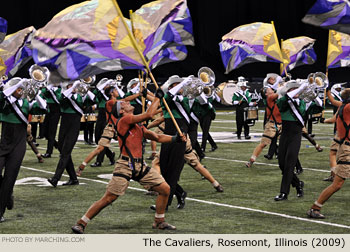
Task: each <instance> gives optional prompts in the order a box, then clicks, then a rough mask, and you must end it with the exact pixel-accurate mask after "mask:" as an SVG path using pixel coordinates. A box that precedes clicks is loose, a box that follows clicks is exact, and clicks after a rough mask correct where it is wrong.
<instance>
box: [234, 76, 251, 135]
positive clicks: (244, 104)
mask: <svg viewBox="0 0 350 252" xmlns="http://www.w3.org/2000/svg"><path fill="white" fill-rule="evenodd" d="M237 85H238V87H239V88H240V90H239V91H237V92H235V93H234V94H233V97H232V103H233V105H235V106H236V125H237V132H236V133H237V138H238V139H241V133H242V128H244V138H245V139H250V138H251V137H250V136H249V126H248V123H247V121H246V120H245V117H246V116H245V109H246V108H248V107H249V106H256V102H252V98H251V94H250V92H249V90H247V81H246V80H245V78H244V77H242V76H241V77H238V83H237Z"/></svg>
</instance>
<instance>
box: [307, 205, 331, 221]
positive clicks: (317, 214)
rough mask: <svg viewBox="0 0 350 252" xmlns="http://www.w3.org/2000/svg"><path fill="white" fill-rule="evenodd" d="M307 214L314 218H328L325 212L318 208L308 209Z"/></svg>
mask: <svg viewBox="0 0 350 252" xmlns="http://www.w3.org/2000/svg"><path fill="white" fill-rule="evenodd" d="M306 214H307V216H309V217H310V218H314V219H324V218H326V217H325V216H324V215H323V214H321V212H320V210H318V209H313V208H310V209H309V210H307V212H306Z"/></svg>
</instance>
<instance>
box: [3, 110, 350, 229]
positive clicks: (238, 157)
mask: <svg viewBox="0 0 350 252" xmlns="http://www.w3.org/2000/svg"><path fill="white" fill-rule="evenodd" d="M330 115H331V114H330V112H328V113H326V117H329V116H330ZM259 116H260V118H261V119H260V121H258V122H257V123H256V124H255V126H253V127H251V132H252V133H257V132H258V133H262V118H263V114H261V113H260V114H259ZM235 130H236V124H235V121H234V114H233V113H224V112H220V113H218V115H217V117H216V120H215V121H213V123H212V127H211V132H226V133H227V132H234V131H235ZM332 132H333V125H325V124H315V125H314V133H315V134H316V137H315V139H316V141H317V142H318V143H319V144H321V146H322V147H323V148H324V151H323V152H321V153H319V152H316V150H315V148H314V147H312V146H311V147H309V146H310V143H309V142H308V141H307V140H305V139H304V140H303V141H302V144H301V149H300V160H301V163H302V166H303V167H304V172H303V173H302V174H301V175H300V178H301V180H303V181H304V182H305V196H304V197H303V198H297V197H296V191H295V189H294V188H291V193H290V195H289V198H288V200H287V201H284V202H275V201H274V200H273V198H274V196H276V195H277V194H278V193H279V187H280V182H281V172H280V170H279V168H278V166H277V160H275V159H274V160H267V159H265V158H264V157H263V155H264V154H266V153H267V148H265V149H264V150H263V153H262V154H261V156H260V157H259V158H258V159H257V162H256V163H255V164H254V165H253V166H252V167H251V168H249V169H248V168H246V167H245V164H244V163H245V162H246V161H247V160H248V159H249V157H250V156H251V154H252V151H253V149H254V148H255V146H256V145H257V143H258V142H248V141H243V142H239V143H238V142H236V143H218V147H219V148H218V149H217V151H215V152H207V153H206V155H207V157H206V158H205V159H204V160H203V162H202V163H203V164H204V165H206V166H207V168H208V169H209V171H210V172H211V173H212V175H213V176H214V177H215V178H216V179H217V180H218V181H219V182H220V183H221V184H222V185H223V187H224V190H225V191H224V192H223V193H217V192H216V191H215V190H214V188H213V187H212V185H211V184H210V183H209V182H208V181H206V180H202V179H201V176H200V174H198V173H197V172H195V171H194V170H193V169H192V168H191V167H190V166H188V165H185V167H184V169H183V172H182V174H181V179H180V184H181V186H182V187H183V188H184V189H185V190H186V191H187V192H188V199H187V200H186V206H185V208H184V209H182V210H177V209H176V200H174V202H173V205H172V206H171V207H170V208H169V211H168V212H167V213H166V219H167V221H168V222H169V223H171V224H174V225H176V226H177V230H176V231H165V233H176V234H191V233H195V234H219V233H220V234H277V233H280V234H300V233H305V234H312V233H314V234H322V233H327V234H328V233H349V232H350V213H349V211H348V209H349V207H350V203H349V202H350V200H349V199H350V197H349V196H350V190H349V189H350V188H349V186H350V185H349V184H348V183H347V182H346V183H345V184H344V187H343V188H342V189H341V190H340V191H339V192H337V193H336V194H334V195H333V196H332V198H331V199H330V200H329V201H328V202H327V203H326V204H325V206H324V207H323V209H322V212H323V213H324V214H325V215H326V217H327V218H326V219H325V220H324V221H323V222H321V223H315V222H309V221H308V219H307V216H306V211H307V209H308V208H309V207H310V206H311V204H312V203H313V202H314V201H315V200H316V198H317V197H318V195H319V194H320V192H321V191H322V190H323V189H324V188H325V187H326V186H328V185H329V182H323V181H322V179H323V178H325V177H327V176H328V175H329V161H328V154H329V146H330V142H331V138H332ZM81 133H82V132H81ZM233 136H234V135H233V134H232V138H233ZM38 143H40V146H39V147H44V148H43V149H40V151H41V152H44V151H45V147H46V141H45V140H41V139H40V140H38ZM158 148H159V146H158ZM92 149H93V147H91V146H89V145H85V144H84V143H83V142H80V141H79V142H78V143H77V144H76V148H75V149H74V151H73V161H74V163H75V166H76V167H77V166H78V165H79V163H80V162H81V161H82V160H83V159H84V158H85V156H86V155H87V154H88V153H89V152H90V151H91V150H92ZM207 149H208V150H209V149H210V145H209V144H208V146H207ZM114 150H115V151H116V153H117V154H119V150H118V149H116V144H114ZM146 151H147V153H146V155H145V157H148V156H149V154H150V145H149V143H148V144H147V148H146ZM57 162H58V151H57V150H54V153H53V155H52V158H50V159H45V163H43V164H39V163H38V162H37V159H36V157H35V155H34V153H33V152H32V151H31V150H30V149H29V148H28V149H27V153H26V156H25V159H24V161H23V164H22V165H23V167H22V168H21V171H20V174H19V176H18V180H21V179H25V178H30V177H32V178H34V177H35V178H38V179H40V178H41V179H43V180H45V179H47V178H49V177H50V176H52V173H53V172H54V171H55V168H56V165H57ZM108 163H109V162H108V159H105V162H104V165H103V166H102V167H99V168H92V167H90V166H88V167H87V168H86V169H85V171H84V173H83V175H82V177H81V178H80V179H79V180H80V183H81V184H80V185H79V186H71V187H63V186H58V187H57V188H53V187H51V186H40V185H42V183H40V182H38V183H37V184H33V183H29V182H28V183H27V184H25V185H24V184H21V185H16V186H15V189H14V196H15V207H14V209H13V210H11V211H6V213H5V218H6V221H5V222H3V223H1V224H0V233H1V234H26V233H34V234H44V233H48V234H58V233H71V230H70V227H71V226H72V225H73V224H74V223H75V222H76V220H77V219H79V218H80V217H81V216H82V215H83V214H84V213H85V211H86V210H87V209H88V207H89V206H90V205H91V204H92V203H93V202H94V201H96V200H98V199H99V198H100V197H101V196H102V195H103V194H104V192H105V188H106V184H107V182H108V179H103V178H99V177H98V175H100V174H111V172H112V170H113V167H112V166H109V165H107V164H108ZM33 168H34V169H33ZM65 174H66V173H65ZM66 180H67V177H66V176H65V177H62V180H61V181H66ZM33 181H34V180H33ZM33 181H32V182H33ZM142 189H143V188H142V187H141V186H140V185H138V184H137V183H136V182H131V183H130V188H129V189H128V190H127V192H126V194H125V195H124V196H122V197H120V198H119V199H118V200H117V201H115V202H114V203H113V204H112V205H111V206H109V207H107V208H105V209H104V210H103V211H102V212H101V213H100V214H99V215H98V216H97V217H96V218H95V219H93V220H92V221H91V222H90V223H89V225H88V227H87V229H86V233H87V234H109V233H112V234H125V233H126V234H127V233H140V234H146V233H150V234H157V233H164V231H158V230H153V229H152V228H151V225H152V222H153V216H154V212H153V211H152V210H150V209H149V206H150V205H152V204H154V202H155V196H147V195H145V192H144V191H143V190H142ZM282 215H284V216H282ZM336 224H339V225H342V226H337V225H336Z"/></svg>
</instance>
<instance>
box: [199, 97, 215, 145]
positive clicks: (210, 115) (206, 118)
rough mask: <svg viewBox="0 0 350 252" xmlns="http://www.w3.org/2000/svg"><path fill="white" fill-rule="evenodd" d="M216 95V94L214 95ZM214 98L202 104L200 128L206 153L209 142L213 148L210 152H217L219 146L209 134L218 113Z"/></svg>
mask: <svg viewBox="0 0 350 252" xmlns="http://www.w3.org/2000/svg"><path fill="white" fill-rule="evenodd" d="M214 95H215V94H214ZM213 101H214V98H213V96H211V97H209V98H207V99H206V102H205V103H203V104H201V109H202V113H201V117H200V118H199V122H200V126H201V129H202V143H201V149H202V151H203V152H205V149H206V146H207V140H208V141H209V144H210V146H211V149H210V151H215V150H216V149H217V148H218V145H217V144H216V143H215V141H214V139H213V138H212V137H211V135H210V133H209V129H210V125H211V122H212V121H213V120H215V116H216V111H215V108H214V106H213Z"/></svg>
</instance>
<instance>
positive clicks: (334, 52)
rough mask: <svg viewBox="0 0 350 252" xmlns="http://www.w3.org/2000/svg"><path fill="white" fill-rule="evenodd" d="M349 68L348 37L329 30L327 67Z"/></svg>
mask: <svg viewBox="0 0 350 252" xmlns="http://www.w3.org/2000/svg"><path fill="white" fill-rule="evenodd" d="M349 66H350V35H349V34H345V33H341V32H337V31H334V30H329V38H328V53H327V67H328V68H337V67H349Z"/></svg>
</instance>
